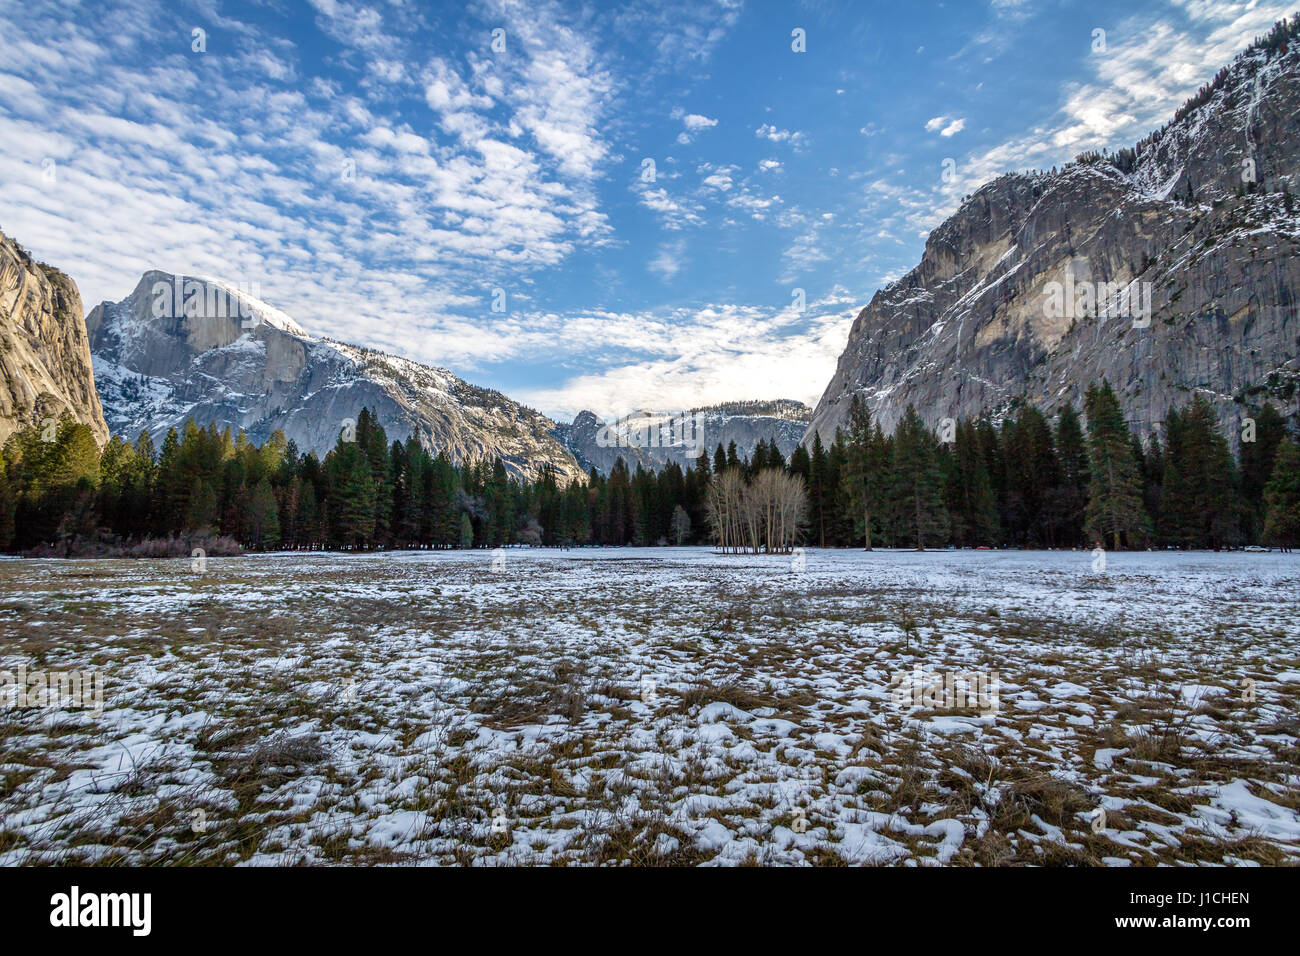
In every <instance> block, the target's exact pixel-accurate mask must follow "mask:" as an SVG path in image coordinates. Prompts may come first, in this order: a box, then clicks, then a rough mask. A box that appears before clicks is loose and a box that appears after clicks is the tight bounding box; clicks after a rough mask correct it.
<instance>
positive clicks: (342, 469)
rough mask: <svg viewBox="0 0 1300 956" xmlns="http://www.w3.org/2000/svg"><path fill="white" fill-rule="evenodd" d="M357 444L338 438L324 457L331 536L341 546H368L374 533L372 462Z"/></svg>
mask: <svg viewBox="0 0 1300 956" xmlns="http://www.w3.org/2000/svg"><path fill="white" fill-rule="evenodd" d="M359 445H360V443H359V442H355V441H350V442H349V441H343V440H342V439H339V441H338V443H337V444H336V445H335V446H334V448H333V450H332V451H331V452H330V453H329V454H328V455H327V456H326V457H325V466H324V468H325V475H326V478H327V482H328V485H329V519H330V535H331V538H332V540H333V541H334V542H335V543H336V544H339V545H343V546H345V547H350V548H364V547H368V546H369V545H370V543H371V541H372V540H373V537H374V531H375V511H374V509H375V485H374V481H373V480H372V479H371V476H370V462H369V460H368V459H367V457H366V454H365V452H364V451H363V450H362V449H361V448H360V447H359Z"/></svg>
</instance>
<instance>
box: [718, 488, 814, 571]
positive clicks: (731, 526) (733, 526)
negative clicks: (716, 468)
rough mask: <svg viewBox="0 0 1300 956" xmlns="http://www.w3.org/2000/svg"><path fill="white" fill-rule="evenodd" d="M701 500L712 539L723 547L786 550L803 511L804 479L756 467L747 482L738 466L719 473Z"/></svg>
mask: <svg viewBox="0 0 1300 956" xmlns="http://www.w3.org/2000/svg"><path fill="white" fill-rule="evenodd" d="M706 503H707V506H708V515H709V525H710V527H711V528H712V530H713V541H714V544H716V545H717V546H718V547H719V548H721V549H722V550H723V551H724V552H736V553H739V552H744V551H752V552H754V553H755V554H757V553H759V552H760V551H763V552H767V553H769V554H772V553H775V552H780V551H790V550H791V549H792V548H793V547H794V546H795V542H796V540H797V538H798V536H799V533H800V532H801V531H802V530H803V526H804V523H805V520H806V518H807V515H808V492H807V490H806V489H805V488H804V482H803V478H802V477H801V476H799V475H794V474H786V472H784V471H782V470H781V469H779V468H768V469H765V470H763V471H760V472H758V473H757V474H756V475H754V477H753V479H752V480H751V481H749V482H746V481H745V477H744V475H743V474H742V473H741V471H740V470H739V469H736V468H729V469H727V470H725V471H723V472H720V473H719V474H717V475H715V476H714V478H713V482H712V483H711V484H710V485H709V489H708V498H707V502H706Z"/></svg>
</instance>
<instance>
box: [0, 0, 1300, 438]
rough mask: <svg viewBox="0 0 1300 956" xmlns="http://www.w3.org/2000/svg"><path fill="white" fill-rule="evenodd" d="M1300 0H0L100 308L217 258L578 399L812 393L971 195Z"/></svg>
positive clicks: (1191, 80)
mask: <svg viewBox="0 0 1300 956" xmlns="http://www.w3.org/2000/svg"><path fill="white" fill-rule="evenodd" d="M1290 12H1292V11H1291V10H1289V9H1288V7H1287V5H1286V4H1284V3H1272V2H1264V0H1259V2H1227V0H1223V2H1220V0H1146V2H1134V0H1126V2H1086V3H1085V2H1081V0H1058V2H1047V0H1043V2H1038V0H991V2H990V0H980V2H974V0H971V2H960V3H958V2H948V3H925V2H916V3H911V2H907V3H898V2H889V3H876V2H867V0H857V2H816V0H807V2H802V3H799V2H794V3H774V2H773V3H763V2H754V0H750V2H743V0H688V2H685V3H680V4H676V3H671V2H667V3H655V4H645V5H641V4H635V5H634V4H622V3H619V4H614V3H593V4H579V3H562V2H533V3H518V2H513V0H482V2H474V3H468V4H442V3H427V2H424V3H414V2H401V0H374V2H370V3H362V2H351V0H347V2H345V0H311V2H294V0H266V2H248V3H218V2H215V0H198V2H185V0H180V2H170V3H162V2H158V3H155V2H146V0H125V2H116V3H101V2H93V0H90V2H80V3H78V2H70V0H58V2H55V3H47V2H43V0H23V2H15V0H0V37H3V42H0V229H3V230H4V231H5V232H6V233H7V234H9V235H10V236H12V237H14V238H15V239H17V240H18V241H20V242H22V243H23V244H24V245H26V246H27V247H28V248H29V249H31V250H32V251H33V252H34V253H35V254H36V255H37V256H38V257H39V258H41V259H44V260H45V261H48V262H50V263H51V264H54V265H57V266H58V267H60V268H62V269H63V270H64V271H66V272H68V273H69V274H70V275H71V276H72V277H73V278H74V279H76V280H77V282H78V284H79V286H80V288H81V292H82V296H83V298H84V299H85V302H86V307H87V310H89V308H90V307H91V306H92V305H94V304H95V303H97V302H99V301H101V300H103V299H114V300H116V299H120V298H122V297H123V296H125V295H126V294H127V293H128V292H129V291H130V290H131V289H132V288H133V287H134V285H135V283H136V282H137V281H138V279H139V276H140V274H141V273H142V272H144V271H145V270H146V269H150V268H159V269H165V270H168V271H173V272H185V273H196V274H206V275H216V276H219V277H221V278H225V279H228V280H230V281H232V282H238V283H243V284H246V285H247V286H252V287H255V288H256V289H257V290H258V291H259V293H260V295H261V297H262V298H264V299H266V300H267V301H268V302H270V303H271V304H272V305H275V306H277V307H279V308H281V309H283V310H284V311H286V312H288V313H289V314H291V315H292V316H294V318H296V319H297V320H298V321H299V322H300V323H301V324H302V325H303V326H304V327H306V328H307V329H308V330H309V331H311V332H312V333H314V334H318V335H329V336H331V337H334V338H338V339H342V340H345V341H350V342H357V343H361V344H366V345H370V346H373V347H376V348H381V349H384V350H386V351H390V352H394V353H397V354H399V355H405V356H408V357H411V358H414V359H417V360H420V361H424V362H428V363H431V364H436V365H441V366H445V367H447V368H449V369H451V370H452V371H453V372H456V373H457V374H459V375H461V376H462V377H464V378H466V379H468V380H469V381H471V382H474V383H475V384H479V385H486V386H490V387H494V388H497V389H500V390H501V391H503V392H505V393H506V394H508V395H510V396H511V397H513V398H516V399H518V400H521V401H524V402H526V403H528V404H530V405H533V406H535V407H537V408H539V409H541V410H542V411H544V412H546V413H548V414H551V415H554V416H556V417H560V418H568V417H571V416H572V415H573V414H574V413H575V412H576V411H578V410H580V409H582V408H592V409H594V410H596V411H598V412H600V413H602V414H606V415H610V414H617V413H620V412H623V411H627V410H630V409H632V408H637V407H656V408H662V409H673V408H685V407H691V406H694V405H698V404H705V403H712V402H718V401H725V400H731V399H750V398H777V397H786V398H796V399H800V400H802V401H806V402H808V403H809V404H813V403H815V401H816V399H817V398H818V397H819V396H820V394H821V392H822V390H823V388H824V387H825V385H826V383H827V381H828V380H829V378H830V376H831V374H832V372H833V371H834V367H835V362H836V359H837V358H838V356H839V354H840V352H841V351H842V349H843V346H844V342H845V339H846V336H847V334H848V328H849V325H850V324H851V322H852V319H853V317H854V315H856V313H857V311H858V310H859V309H860V308H861V307H862V306H863V305H865V304H866V303H867V302H868V301H869V300H870V298H871V295H872V294H873V293H874V292H875V290H876V289H878V288H879V287H881V286H882V285H884V284H886V283H888V282H889V281H891V280H892V279H894V278H897V277H898V276H900V275H902V274H904V273H905V272H907V271H908V270H909V269H910V268H911V267H912V266H913V265H915V264H916V262H917V260H918V258H919V256H920V254H921V251H922V249H923V248H924V242H925V236H926V234H927V233H928V231H929V230H930V229H932V228H934V227H935V226H936V225H938V224H939V223H940V222H942V221H943V219H944V218H945V217H946V216H947V215H949V214H950V213H951V212H952V211H954V210H955V209H956V207H957V205H958V204H959V203H960V200H961V197H962V196H963V195H964V194H967V193H970V192H972V191H973V190H974V189H976V188H978V186H979V185H980V184H982V183H983V182H986V181H988V180H989V179H991V178H994V177H995V176H997V175H999V174H1001V173H1003V172H1006V171H1009V170H1022V169H1030V168H1048V167H1051V166H1053V165H1059V164H1061V163H1063V162H1065V161H1068V160H1069V159H1070V158H1072V157H1073V156H1074V155H1076V154H1077V153H1079V152H1081V151H1083V150H1085V149H1096V148H1102V147H1112V148H1113V147H1117V146H1122V145H1126V144H1131V143H1132V142H1133V141H1135V140H1136V139H1138V138H1140V137H1141V136H1142V135H1143V134H1144V133H1145V132H1147V131H1148V130H1149V129H1150V128H1152V127H1153V126H1157V125H1159V123H1161V122H1162V121H1164V120H1166V119H1167V118H1168V117H1169V116H1170V115H1171V114H1172V112H1173V111H1174V109H1176V108H1177V106H1178V105H1179V104H1180V103H1181V102H1182V100H1183V99H1184V98H1185V97H1186V96H1187V95H1188V94H1189V93H1191V92H1192V91H1194V90H1195V88H1196V87H1197V86H1199V85H1200V84H1201V83H1203V82H1205V81H1206V80H1208V79H1209V78H1210V77H1211V76H1212V75H1213V74H1214V72H1215V71H1216V70H1217V69H1218V68H1219V67H1220V66H1222V65H1224V64H1225V63H1226V62H1227V61H1228V60H1229V59H1230V58H1231V57H1232V55H1233V54H1234V53H1235V52H1236V51H1237V50H1239V49H1240V48H1241V47H1243V46H1244V45H1245V44H1246V43H1248V42H1249V41H1250V40H1251V39H1252V38H1253V37H1254V36H1256V35H1258V34H1261V33H1263V32H1264V31H1265V30H1266V29H1267V27H1268V25H1269V24H1271V23H1272V22H1273V21H1275V20H1277V19H1279V18H1280V17H1282V16H1284V15H1286V14H1288V13H1290ZM796 30H799V31H803V32H802V36H803V46H804V47H805V49H804V50H803V51H802V52H799V51H796V50H795V49H793V47H794V46H796V45H798V42H797V37H795V36H793V35H792V34H793V33H794V31H796ZM1098 30H1102V31H1105V33H1104V43H1099V40H1101V39H1103V38H1102V37H1101V36H1100V35H1098V34H1097V33H1096V31H1098ZM195 31H202V33H201V34H196V32H195ZM494 31H501V32H496V33H494ZM945 161H951V162H950V163H948V164H947V168H948V169H950V170H951V174H950V175H949V176H947V177H945V176H944V175H943V173H944V169H945ZM651 164H652V165H651ZM497 290H500V293H504V301H502V295H501V294H500V293H498V292H497ZM796 290H802V292H803V300H804V308H803V309H798V308H796V306H797V298H796ZM494 302H495V304H497V305H498V306H500V305H504V311H494V310H493V305H494Z"/></svg>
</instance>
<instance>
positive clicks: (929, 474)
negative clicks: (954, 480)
mask: <svg viewBox="0 0 1300 956" xmlns="http://www.w3.org/2000/svg"><path fill="white" fill-rule="evenodd" d="M938 445H939V443H938V441H937V439H936V438H935V436H934V435H933V434H932V433H931V432H930V430H929V429H927V428H926V427H925V423H924V422H922V421H921V416H920V415H918V414H917V412H916V408H915V407H914V406H911V405H909V406H907V411H906V412H904V413H903V419H902V421H900V422H899V423H898V428H896V429H895V430H894V463H893V464H894V467H893V479H894V496H895V501H896V504H895V513H896V514H897V516H898V519H899V522H900V525H901V530H902V532H903V534H904V536H905V537H906V538H907V539H909V540H911V541H913V542H915V545H916V549H917V550H918V551H923V550H925V547H926V546H927V545H938V544H941V543H942V542H943V541H944V540H945V538H946V536H947V534H948V510H947V508H946V507H945V506H944V503H943V484H942V482H943V476H942V474H941V472H940V467H939V452H938Z"/></svg>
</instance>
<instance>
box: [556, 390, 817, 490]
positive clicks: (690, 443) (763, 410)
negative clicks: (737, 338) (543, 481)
mask: <svg viewBox="0 0 1300 956" xmlns="http://www.w3.org/2000/svg"><path fill="white" fill-rule="evenodd" d="M811 415H812V410H811V409H810V408H808V406H807V405H804V404H803V403H802V402H796V401H792V400H790V399H778V400H776V401H770V402H763V401H753V402H729V403H725V404H722V405H709V406H706V407H702V408H692V409H689V410H688V411H684V412H671V413H670V412H651V411H642V412H637V413H634V414H631V415H625V416H623V417H622V418H618V419H616V420H614V421H612V422H608V423H606V422H605V421H603V420H602V419H601V418H599V417H598V416H597V415H596V413H595V412H590V411H584V412H579V413H578V415H577V417H575V418H574V419H573V422H572V423H571V424H568V425H559V426H557V427H556V428H555V430H554V431H553V432H552V434H553V435H555V437H556V438H557V439H558V440H559V441H560V443H561V444H563V445H564V447H565V448H567V449H568V450H569V451H570V452H572V454H573V456H574V457H575V458H577V459H578V462H579V463H580V464H581V465H582V466H583V467H584V468H587V469H588V470H590V469H591V468H595V469H596V470H597V471H599V472H602V473H604V474H608V473H609V470H610V469H611V468H613V467H614V463H615V462H616V461H618V459H619V458H622V459H623V461H624V463H625V464H626V465H627V466H628V468H630V469H632V470H633V471H635V470H636V466H637V465H638V464H639V465H641V466H643V467H645V468H647V469H650V470H656V471H657V470H658V469H660V468H663V467H664V466H665V465H667V464H668V463H669V462H670V461H675V462H677V463H678V464H679V465H681V466H682V467H683V468H685V467H686V466H687V465H691V464H694V462H695V459H696V458H698V457H699V454H700V452H701V451H706V452H708V453H709V457H710V459H712V457H713V452H714V450H715V449H716V448H717V447H718V445H721V446H722V447H723V448H724V449H725V448H727V447H728V446H729V445H730V444H731V443H732V442H735V444H736V453H737V454H738V455H739V456H740V457H742V458H747V457H749V456H751V455H752V454H753V452H754V447H755V446H756V445H757V444H758V443H759V442H760V441H767V442H772V441H775V442H776V445H777V447H778V448H779V449H780V450H781V453H782V454H783V455H785V456H787V457H789V455H790V452H792V451H794V449H795V448H796V447H797V446H798V445H799V439H800V438H802V437H803V434H804V431H805V430H806V429H807V427H808V420H809V418H810V417H811Z"/></svg>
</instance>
